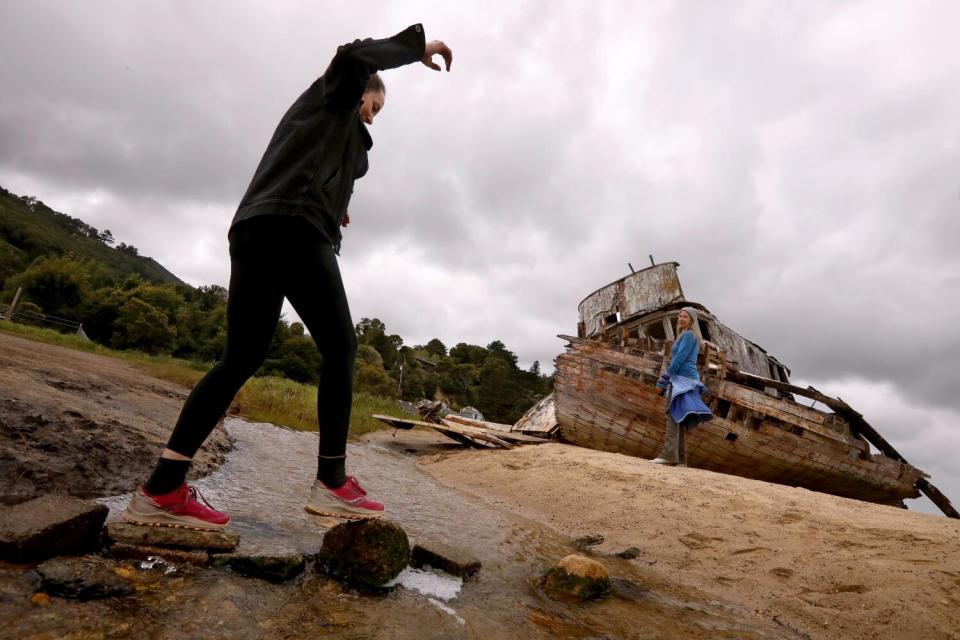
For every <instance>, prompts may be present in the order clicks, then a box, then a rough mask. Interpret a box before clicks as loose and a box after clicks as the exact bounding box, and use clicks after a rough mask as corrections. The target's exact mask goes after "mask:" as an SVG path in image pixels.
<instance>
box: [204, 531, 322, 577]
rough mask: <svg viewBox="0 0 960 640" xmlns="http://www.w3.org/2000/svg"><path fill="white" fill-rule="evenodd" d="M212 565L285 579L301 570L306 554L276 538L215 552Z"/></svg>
mask: <svg viewBox="0 0 960 640" xmlns="http://www.w3.org/2000/svg"><path fill="white" fill-rule="evenodd" d="M211 566H214V567H226V568H229V569H231V570H232V571H234V572H236V573H239V574H240V575H244V576H250V577H252V578H263V579H264V580H269V581H270V582H285V581H287V580H292V579H293V578H296V577H297V576H298V575H300V574H301V573H303V570H304V568H305V567H306V555H305V554H304V552H303V551H301V550H299V549H294V548H292V547H288V546H286V545H283V544H278V543H277V542H276V541H266V542H256V543H244V544H243V545H241V546H240V547H239V548H238V549H237V550H236V551H234V552H232V553H218V554H216V555H214V556H212V558H211Z"/></svg>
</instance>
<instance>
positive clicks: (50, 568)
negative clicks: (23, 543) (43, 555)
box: [33, 558, 133, 600]
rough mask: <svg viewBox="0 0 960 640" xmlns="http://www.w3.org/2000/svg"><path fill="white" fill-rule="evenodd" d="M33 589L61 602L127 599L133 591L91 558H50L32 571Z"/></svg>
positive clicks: (121, 579) (104, 566)
mask: <svg viewBox="0 0 960 640" xmlns="http://www.w3.org/2000/svg"><path fill="white" fill-rule="evenodd" d="M33 580H34V584H35V586H36V587H37V588H38V589H39V590H40V591H43V592H45V593H49V594H52V595H55V596H60V597H63V598H77V599H79V600H90V599H92V598H109V597H112V596H128V595H130V594H132V593H133V587H132V586H130V583H128V582H127V581H126V580H124V579H123V578H121V577H120V576H118V575H117V574H115V573H114V572H113V571H111V570H110V569H109V568H108V567H107V566H106V565H104V564H103V563H102V562H99V561H97V560H94V559H92V558H53V559H51V560H47V561H46V562H44V563H42V564H40V565H39V566H38V567H37V568H36V569H35V570H34V576H33Z"/></svg>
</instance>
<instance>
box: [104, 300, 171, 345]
mask: <svg viewBox="0 0 960 640" xmlns="http://www.w3.org/2000/svg"><path fill="white" fill-rule="evenodd" d="M114 327H115V328H114V332H113V346H114V347H117V348H120V349H139V350H141V351H146V352H147V353H157V352H159V351H164V350H165V349H166V348H167V347H168V346H169V345H170V342H171V341H172V340H173V338H174V336H176V334H177V330H176V328H174V327H173V326H172V325H171V324H170V321H169V319H168V318H167V314H165V313H164V312H163V311H160V310H159V309H157V308H156V307H154V306H153V305H151V304H150V303H148V302H144V301H143V300H140V299H138V298H130V299H129V300H127V301H126V302H125V303H123V306H121V307H120V312H119V314H118V315H117V320H116V322H115V323H114Z"/></svg>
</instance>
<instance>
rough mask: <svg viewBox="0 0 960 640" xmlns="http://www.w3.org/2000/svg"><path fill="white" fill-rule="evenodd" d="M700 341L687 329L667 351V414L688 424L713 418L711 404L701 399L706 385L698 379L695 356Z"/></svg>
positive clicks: (697, 353) (692, 424)
mask: <svg viewBox="0 0 960 640" xmlns="http://www.w3.org/2000/svg"><path fill="white" fill-rule="evenodd" d="M699 353H700V343H699V342H698V341H697V337H696V336H695V335H693V332H692V331H690V330H689V329H688V330H686V331H684V332H683V335H681V336H680V339H679V340H677V341H676V342H674V343H673V348H672V349H671V350H670V366H669V367H668V368H667V374H669V375H670V389H669V397H670V409H669V411H670V417H671V418H673V420H674V422H676V423H677V424H683V422H684V420H690V423H689V424H688V426H691V427H692V426H695V425H697V424H700V423H701V422H706V421H707V420H710V419H712V418H713V413H712V412H711V411H710V407H708V406H707V405H706V404H704V402H703V399H702V398H701V396H702V394H703V392H704V391H705V390H706V387H704V386H703V384H702V383H701V382H700V374H699V373H697V355H699Z"/></svg>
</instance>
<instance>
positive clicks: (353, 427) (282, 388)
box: [0, 321, 402, 436]
mask: <svg viewBox="0 0 960 640" xmlns="http://www.w3.org/2000/svg"><path fill="white" fill-rule="evenodd" d="M0 332H3V333H9V334H12V335H16V336H20V337H22V338H27V339H29V340H36V341H37V342H44V343H47V344H53V345H57V346H61V347H67V348H70V349H77V350H80V351H87V352H90V353H98V354H101V355H104V356H108V357H111V358H117V359H118V360H123V361H125V362H129V363H131V364H133V365H135V366H137V367H138V368H139V369H141V370H142V371H144V372H145V373H147V374H148V375H151V376H153V377H155V378H159V379H161V380H166V381H168V382H173V383H176V384H179V385H183V386H185V387H192V386H193V385H194V384H196V383H197V381H198V380H200V378H202V377H203V374H204V373H206V371H207V369H209V367H210V364H209V363H203V362H190V361H187V360H181V359H178V358H172V357H170V356H151V355H148V354H146V353H143V352H140V351H114V350H112V349H108V348H106V347H104V346H101V345H98V344H96V343H94V342H90V341H87V340H83V339H81V338H79V337H77V336H75V335H68V334H63V333H59V332H57V331H53V330H51V329H41V328H38V327H31V326H28V325H24V324H18V323H15V322H6V321H0ZM233 408H234V409H236V410H237V411H238V413H239V414H240V415H242V416H243V417H245V418H248V419H250V420H254V421H256V422H270V423H272V424H277V425H282V426H285V427H290V428H292V429H300V430H304V431H316V429H317V388H316V387H314V386H312V385H307V384H302V383H299V382H294V381H292V380H287V379H286V378H277V377H273V376H267V377H263V378H251V379H250V380H249V381H248V382H247V383H246V384H245V385H244V386H243V388H242V389H240V393H238V394H237V398H236V400H235V401H234V405H233ZM374 413H383V414H388V415H395V416H402V413H401V412H400V410H399V408H398V407H397V405H396V404H395V403H394V402H393V400H390V399H387V398H378V397H376V396H370V395H367V394H365V393H356V394H354V396H353V412H352V414H351V418H350V435H351V436H358V435H361V434H364V433H369V432H370V431H375V430H377V429H382V428H386V427H387V425H385V424H384V423H382V422H380V421H379V420H375V419H374V418H371V417H370V416H371V414H374Z"/></svg>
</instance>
